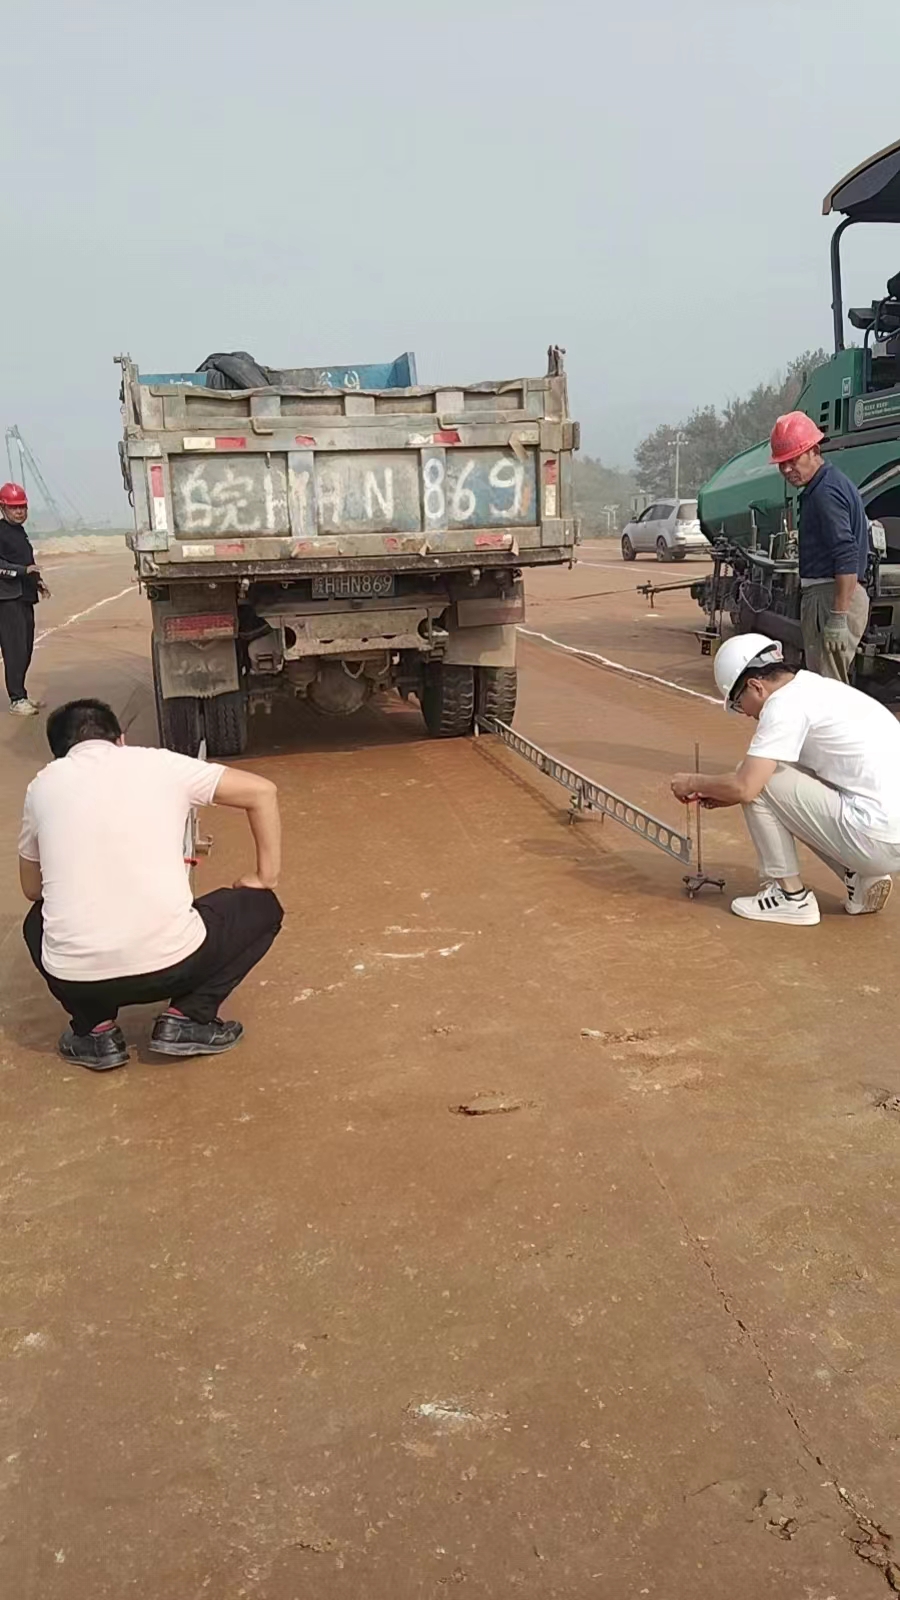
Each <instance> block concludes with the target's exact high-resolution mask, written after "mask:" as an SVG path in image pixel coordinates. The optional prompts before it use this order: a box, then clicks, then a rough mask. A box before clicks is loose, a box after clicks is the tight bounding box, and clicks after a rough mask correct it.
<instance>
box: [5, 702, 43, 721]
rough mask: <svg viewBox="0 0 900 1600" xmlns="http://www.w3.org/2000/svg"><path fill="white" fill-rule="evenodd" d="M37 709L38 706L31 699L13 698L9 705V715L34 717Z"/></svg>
mask: <svg viewBox="0 0 900 1600" xmlns="http://www.w3.org/2000/svg"><path fill="white" fill-rule="evenodd" d="M38 711H39V707H38V706H36V705H35V703H34V701H33V700H13V701H12V702H11V703H10V707H9V714H10V716H11V717H36V716H37V715H38Z"/></svg>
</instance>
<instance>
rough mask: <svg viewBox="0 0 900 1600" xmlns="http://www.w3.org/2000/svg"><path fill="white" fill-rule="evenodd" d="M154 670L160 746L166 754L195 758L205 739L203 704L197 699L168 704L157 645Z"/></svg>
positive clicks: (169, 701)
mask: <svg viewBox="0 0 900 1600" xmlns="http://www.w3.org/2000/svg"><path fill="white" fill-rule="evenodd" d="M151 661H152V667H153V698H154V700H155V702H156V726H157V728H158V729H159V742H160V744H161V745H162V747H163V749H164V750H175V751H176V752H177V753H178V755H181V756H195V755H196V754H197V751H198V750H199V749H200V745H201V742H202V739H203V725H202V723H201V720H200V701H199V700H197V699H195V698H194V697H193V696H190V695H187V696H179V697H178V698H177V699H174V700H166V699H165V698H164V696H163V692H162V685H161V682H160V676H159V651H158V649H157V646H156V645H155V644H154V645H153V649H152V655H151Z"/></svg>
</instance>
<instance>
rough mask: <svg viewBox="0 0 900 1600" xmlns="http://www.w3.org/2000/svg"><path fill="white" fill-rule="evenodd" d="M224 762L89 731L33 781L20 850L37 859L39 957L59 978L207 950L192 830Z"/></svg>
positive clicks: (78, 978)
mask: <svg viewBox="0 0 900 1600" xmlns="http://www.w3.org/2000/svg"><path fill="white" fill-rule="evenodd" d="M224 771H225V768H224V767H220V766H215V765H213V764H212V763H207V762H205V761H194V760H192V759H191V757H190V756H179V755H176V754H175V753H174V752H173V751H171V750H145V749H141V748H137V747H136V748H134V749H131V748H129V747H128V746H122V745H115V744H108V743H107V742H106V741H105V740H103V739H87V740H85V741H84V743H83V744H76V745H75V746H74V747H73V748H72V749H71V750H70V751H69V754H68V755H67V756H64V757H63V758H62V759H61V760H59V761H53V762H51V763H50V765H49V767H44V768H43V770H42V771H41V772H39V773H38V775H37V777H36V778H35V779H34V780H33V781H32V782H31V783H30V784H29V785H28V791H27V793H26V795H25V812H24V815H23V817H22V831H21V834H20V836H19V855H20V856H22V857H24V859H25V860H26V861H37V862H39V863H40V868H41V880H42V883H43V894H44V946H43V961H44V966H45V967H46V969H47V971H48V972H49V973H50V974H51V975H52V976H53V977H54V978H67V979H70V980H72V981H74V982H82V983H94V982H97V981H99V980H101V979H103V978H124V977H128V976H130V975H132V974H134V973H138V972H159V971H162V970H163V969H164V968H166V967H173V966H175V965H176V964H177V962H179V961H184V960H186V959H187V957H188V956H190V955H193V953H194V951H195V950H197V949H199V947H200V945H201V944H202V943H203V940H204V939H205V938H206V928H205V925H204V923H203V919H202V918H201V916H200V913H199V912H198V911H195V910H194V906H193V900H192V896H191V886H190V882H189V879H188V875H187V871H186V869H185V865H184V832H185V826H186V823H187V818H188V813H189V812H190V809H191V807H192V806H206V805H211V804H212V802H213V798H214V796H215V792H216V789H217V787H218V784H219V779H220V778H221V776H222V773H223V772H224Z"/></svg>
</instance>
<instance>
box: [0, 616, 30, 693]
mask: <svg viewBox="0 0 900 1600" xmlns="http://www.w3.org/2000/svg"><path fill="white" fill-rule="evenodd" d="M0 652H2V654H3V676H4V677H5V679H6V692H7V694H8V695H9V698H10V700H24V699H25V674H26V673H27V671H28V668H29V667H30V666H31V658H32V656H33V655H34V606H33V605H32V603H31V601H30V600H0Z"/></svg>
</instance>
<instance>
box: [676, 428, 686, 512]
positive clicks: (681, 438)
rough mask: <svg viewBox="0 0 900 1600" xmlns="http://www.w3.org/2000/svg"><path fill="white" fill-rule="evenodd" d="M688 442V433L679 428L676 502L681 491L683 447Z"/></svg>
mask: <svg viewBox="0 0 900 1600" xmlns="http://www.w3.org/2000/svg"><path fill="white" fill-rule="evenodd" d="M687 442H688V436H687V434H686V433H682V431H681V429H680V428H679V429H678V432H677V433H676V435H675V499H676V500H677V499H678V493H679V490H680V488H681V449H682V446H683V445H686V444H687Z"/></svg>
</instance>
